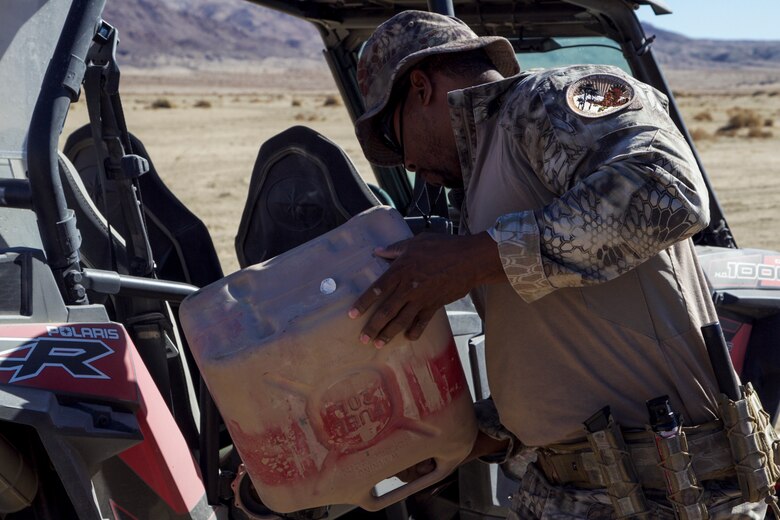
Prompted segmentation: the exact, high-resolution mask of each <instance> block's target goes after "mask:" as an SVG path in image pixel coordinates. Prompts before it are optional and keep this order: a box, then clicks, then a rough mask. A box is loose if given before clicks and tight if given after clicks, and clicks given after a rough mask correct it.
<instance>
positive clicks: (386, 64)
mask: <svg viewBox="0 0 780 520" xmlns="http://www.w3.org/2000/svg"><path fill="white" fill-rule="evenodd" d="M474 49H484V50H485V53H486V54H487V55H488V57H489V58H490V60H491V61H492V62H493V64H494V65H495V67H496V69H497V70H498V71H499V72H500V73H501V74H502V75H503V76H512V75H514V74H517V73H518V72H519V71H520V66H519V65H518V63H517V58H516V57H515V52H514V50H513V49H512V44H511V43H509V40H507V39H506V38H501V37H499V36H484V37H479V36H477V35H476V33H475V32H474V31H472V30H471V29H470V28H469V26H468V25H466V24H465V23H464V22H462V21H461V20H458V19H457V18H453V17H450V16H444V15H441V14H436V13H429V12H426V11H403V12H401V13H399V14H397V15H395V16H393V17H392V18H390V19H389V20H387V21H386V22H385V23H383V24H382V25H380V26H379V27H378V28H377V29H376V31H374V34H372V35H371V37H370V38H369V39H368V41H367V42H366V45H365V47H364V49H363V53H362V54H361V56H360V61H359V62H358V67H357V80H358V84H359V86H360V92H361V93H362V94H363V100H364V101H365V104H366V112H365V113H364V114H363V115H362V116H361V117H360V118H359V119H358V120H357V121H356V122H355V131H356V133H357V137H358V140H359V141H360V145H361V146H362V147H363V152H364V153H365V155H366V158H367V159H368V160H369V161H370V162H372V163H374V164H377V165H379V166H393V165H396V164H402V163H403V157H401V156H400V155H398V154H397V153H395V152H393V151H392V150H390V149H389V148H388V147H387V146H386V145H385V144H384V140H383V139H382V138H381V132H380V131H379V130H378V128H377V126H378V122H377V119H378V116H380V115H381V114H382V111H383V110H384V109H385V106H386V105H387V102H388V100H389V99H390V94H391V93H392V90H393V86H394V85H395V82H396V81H398V80H399V79H400V78H402V77H403V75H404V73H405V72H406V71H407V70H409V69H410V68H412V66H413V65H414V64H415V63H418V62H419V61H420V60H422V59H424V58H426V57H428V56H432V55H434V54H441V53H450V52H463V51H470V50H474Z"/></svg>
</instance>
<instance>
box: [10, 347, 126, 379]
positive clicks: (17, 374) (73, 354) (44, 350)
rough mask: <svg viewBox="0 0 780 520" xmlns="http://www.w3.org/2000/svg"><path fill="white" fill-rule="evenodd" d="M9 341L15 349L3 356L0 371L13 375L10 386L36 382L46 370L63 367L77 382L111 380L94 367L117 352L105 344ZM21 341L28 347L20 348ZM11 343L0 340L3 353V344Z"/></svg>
mask: <svg viewBox="0 0 780 520" xmlns="http://www.w3.org/2000/svg"><path fill="white" fill-rule="evenodd" d="M10 341H13V342H14V346H11V347H8V349H7V350H5V351H3V352H0V370H12V371H13V372H14V374H13V376H12V377H11V379H10V380H9V381H8V382H9V383H15V382H17V381H24V380H25V379H31V378H34V377H36V376H38V375H39V374H40V373H41V371H43V369H44V368H46V367H61V368H63V369H65V370H66V371H67V372H68V373H69V374H70V375H72V376H73V377H75V378H77V379H110V377H109V376H107V375H106V374H104V373H103V372H101V371H100V370H98V369H97V368H95V367H94V366H92V363H93V362H95V361H97V360H98V359H100V358H102V357H105V356H108V355H109V354H113V352H114V351H113V350H112V349H111V347H109V346H108V345H106V344H105V343H103V342H102V341H89V340H83V339H49V338H35V339H29V340H23V339H21V340H10ZM19 341H26V343H22V344H21V345H19V343H18V342H19ZM8 342H9V339H4V340H1V341H0V350H3V343H5V344H7V343H8Z"/></svg>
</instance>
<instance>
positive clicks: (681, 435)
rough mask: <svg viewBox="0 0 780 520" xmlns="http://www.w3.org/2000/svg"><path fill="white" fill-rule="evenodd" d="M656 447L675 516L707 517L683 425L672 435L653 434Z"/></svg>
mask: <svg viewBox="0 0 780 520" xmlns="http://www.w3.org/2000/svg"><path fill="white" fill-rule="evenodd" d="M655 445H656V448H658V459H659V462H658V467H659V468H661V471H663V474H664V480H665V481H666V490H667V494H666V497H667V498H668V499H669V502H671V504H672V507H673V508H674V512H675V516H676V517H677V519H678V520H706V519H707V518H709V517H710V516H709V513H708V512H707V507H706V506H705V505H704V501H703V497H704V490H703V489H702V488H701V486H699V483H698V479H697V478H696V474H695V473H694V471H693V465H692V461H691V454H690V453H689V451H688V437H687V436H686V435H685V432H684V431H683V429H682V428H678V431H677V432H675V433H673V434H672V435H661V434H659V433H656V434H655Z"/></svg>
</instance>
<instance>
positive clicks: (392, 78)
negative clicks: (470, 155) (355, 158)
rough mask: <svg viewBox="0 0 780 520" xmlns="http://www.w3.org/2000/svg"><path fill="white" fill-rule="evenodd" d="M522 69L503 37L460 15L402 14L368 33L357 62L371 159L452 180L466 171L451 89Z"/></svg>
mask: <svg viewBox="0 0 780 520" xmlns="http://www.w3.org/2000/svg"><path fill="white" fill-rule="evenodd" d="M518 71H519V67H518V64H517V60H516V58H515V54H514V51H513V49H512V46H511V44H510V43H509V42H508V41H507V40H506V39H504V38H500V37H481V38H480V37H478V36H477V35H476V34H475V33H474V32H473V31H472V30H471V29H470V28H469V27H468V26H467V25H466V24H464V23H463V22H461V21H460V20H457V19H455V18H452V17H448V16H443V15H439V14H435V13H428V12H424V11H404V12H402V13H399V14H397V15H396V16H394V17H393V18H391V19H389V20H388V21H387V22H385V23H384V24H382V25H381V26H379V27H378V28H377V30H376V31H375V32H374V34H373V35H372V36H371V38H369V40H368V41H367V42H366V45H365V48H364V50H363V53H362V54H361V57H360V61H359V63H358V83H359V85H360V90H361V92H362V94H363V98H364V100H365V104H366V112H365V113H364V114H363V116H361V117H360V119H358V120H357V122H356V131H357V135H358V139H359V140H360V143H361V145H362V146H363V150H364V152H365V154H366V157H367V158H368V160H369V161H371V162H372V163H374V164H378V165H382V166H392V165H398V164H405V165H406V166H407V168H409V169H410V170H414V171H418V172H419V173H421V174H422V175H423V176H424V177H426V173H428V175H427V177H428V178H427V179H426V180H428V181H429V182H433V183H441V184H448V185H449V184H452V183H453V179H451V178H442V176H444V177H452V176H453V175H456V176H458V177H459V176H460V172H459V170H460V167H459V162H458V159H457V150H456V149H455V148H454V137H453V136H452V130H451V127H450V118H449V112H448V107H447V102H446V94H447V92H449V91H451V90H456V89H459V88H465V87H468V86H472V85H475V84H478V83H482V82H485V81H490V80H492V79H497V78H498V77H501V76H502V75H503V76H510V75H513V74H516V73H517V72H518ZM432 152H433V153H432ZM442 153H444V154H445V155H446V156H447V157H444V158H443V157H442ZM453 155H454V159H453V157H452V156H453ZM437 156H438V157H437ZM442 159H446V160H444V161H443V160H442ZM453 162H454V165H453ZM445 163H446V164H445ZM442 168H444V169H446V170H447V171H446V172H445V171H444V170H442ZM453 168H454V169H455V170H457V171H455V172H453V171H450V170H452V169H453ZM436 170H440V171H436Z"/></svg>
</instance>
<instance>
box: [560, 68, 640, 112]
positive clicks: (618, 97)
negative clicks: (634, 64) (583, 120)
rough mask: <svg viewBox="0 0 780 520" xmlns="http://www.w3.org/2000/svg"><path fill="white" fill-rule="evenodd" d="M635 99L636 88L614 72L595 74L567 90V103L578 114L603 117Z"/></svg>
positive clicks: (578, 81) (621, 108)
mask: <svg viewBox="0 0 780 520" xmlns="http://www.w3.org/2000/svg"><path fill="white" fill-rule="evenodd" d="M633 99H634V89H633V88H632V87H631V85H629V84H628V82H627V81H626V80H624V79H623V78H621V77H618V76H613V75H612V74H593V75H591V76H586V77H584V78H582V79H580V80H577V82H575V83H573V84H572V85H570V86H569V87H568V89H567V90H566V103H568V105H569V108H570V109H571V110H572V111H573V112H574V113H575V114H577V115H580V116H583V117H603V116H606V115H608V114H614V113H615V112H617V111H619V110H623V109H624V108H626V107H627V106H628V105H629V104H630V103H631V101H632V100H633Z"/></svg>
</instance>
